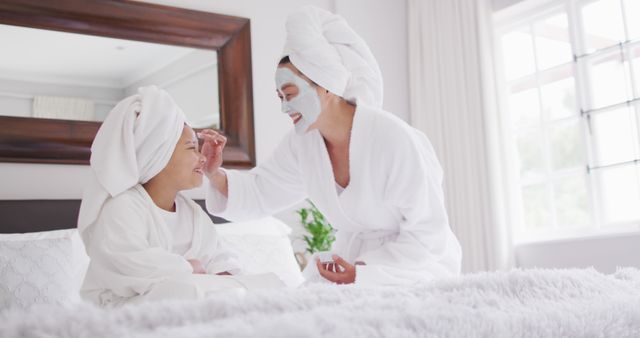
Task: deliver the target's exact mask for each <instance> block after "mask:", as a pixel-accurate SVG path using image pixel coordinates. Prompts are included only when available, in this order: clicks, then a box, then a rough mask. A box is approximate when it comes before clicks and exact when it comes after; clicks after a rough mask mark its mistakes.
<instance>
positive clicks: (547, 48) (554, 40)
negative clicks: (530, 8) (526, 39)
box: [534, 14, 573, 69]
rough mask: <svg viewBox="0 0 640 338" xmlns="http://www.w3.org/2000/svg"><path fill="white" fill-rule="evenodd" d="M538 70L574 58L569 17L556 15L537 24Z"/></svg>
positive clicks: (535, 28)
mask: <svg viewBox="0 0 640 338" xmlns="http://www.w3.org/2000/svg"><path fill="white" fill-rule="evenodd" d="M534 32H535V36H536V53H537V56H538V69H547V68H551V67H553V66H557V65H560V64H563V63H567V62H570V61H571V60H572V58H573V53H572V51H571V42H570V41H569V24H568V22H567V15H566V14H561V15H556V16H554V17H552V18H549V19H546V20H543V21H540V22H538V23H536V24H535V26H534Z"/></svg>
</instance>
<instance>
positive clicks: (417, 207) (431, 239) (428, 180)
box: [356, 134, 461, 285]
mask: <svg viewBox="0 0 640 338" xmlns="http://www.w3.org/2000/svg"><path fill="white" fill-rule="evenodd" d="M420 135H421V136H420ZM420 135H417V136H416V137H413V136H407V135H405V136H403V137H398V138H396V142H394V143H393V147H392V148H391V149H389V150H390V151H389V157H388V158H389V161H388V162H387V166H386V168H387V171H388V173H387V177H388V180H387V182H386V184H385V196H384V199H385V201H386V204H387V205H389V206H390V207H391V208H394V209H396V210H398V211H399V212H400V214H401V215H402V221H401V222H400V224H398V230H399V232H398V235H397V237H396V238H395V239H393V240H390V241H388V242H386V243H385V244H383V245H382V246H381V247H380V248H378V249H375V250H372V251H368V252H363V253H362V254H361V255H360V256H359V257H358V258H357V259H356V261H362V262H364V263H365V264H366V265H357V266H356V283H358V284H377V285H379V284H407V283H412V282H415V281H416V280H421V279H423V280H424V279H430V278H434V277H443V276H450V275H454V274H458V273H459V270H460V259H461V255H460V246H459V244H458V242H457V240H456V239H455V236H453V233H452V232H451V230H450V228H449V223H448V218H447V214H446V210H445V207H444V201H443V193H442V187H441V168H440V166H439V164H438V162H437V159H436V157H435V153H434V152H433V149H432V148H431V145H430V144H429V143H428V140H426V137H425V136H424V135H423V134H420ZM422 137H424V139H422ZM424 141H426V143H425V142H424Z"/></svg>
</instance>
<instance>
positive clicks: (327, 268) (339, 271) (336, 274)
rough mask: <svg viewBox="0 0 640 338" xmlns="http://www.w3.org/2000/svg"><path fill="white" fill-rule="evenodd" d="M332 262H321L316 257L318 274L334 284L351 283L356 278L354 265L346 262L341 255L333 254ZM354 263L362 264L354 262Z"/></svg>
mask: <svg viewBox="0 0 640 338" xmlns="http://www.w3.org/2000/svg"><path fill="white" fill-rule="evenodd" d="M331 258H333V263H324V264H323V263H321V262H320V260H319V259H316V266H317V267H318V272H319V273H320V276H322V277H324V278H325V279H326V280H328V281H330V282H333V283H336V284H351V283H353V282H355V280H356V266H355V265H352V264H349V263H347V261H345V260H344V259H342V257H340V256H337V255H333V256H332V257H331ZM356 264H364V263H360V262H356Z"/></svg>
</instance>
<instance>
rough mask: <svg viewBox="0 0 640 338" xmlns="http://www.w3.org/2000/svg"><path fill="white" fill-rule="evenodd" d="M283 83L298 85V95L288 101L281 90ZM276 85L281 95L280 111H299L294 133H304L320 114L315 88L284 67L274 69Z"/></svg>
mask: <svg viewBox="0 0 640 338" xmlns="http://www.w3.org/2000/svg"><path fill="white" fill-rule="evenodd" d="M285 84H292V85H295V86H296V87H298V95H296V97H294V98H292V99H290V100H289V101H287V100H286V96H285V94H284V93H283V91H282V88H283V86H284V85H285ZM276 86H277V88H278V92H279V93H280V95H282V97H283V99H282V112H283V113H285V114H293V113H300V115H302V117H301V118H300V120H299V121H298V122H297V123H296V124H295V129H296V133H298V134H304V133H305V132H307V129H309V126H311V125H312V124H313V123H314V122H315V121H316V120H317V119H318V115H320V110H321V108H320V98H318V93H317V92H316V89H315V88H314V87H313V86H311V85H310V84H309V83H308V82H307V81H305V80H304V79H303V78H301V77H299V76H298V75H296V74H295V73H294V72H293V71H291V69H289V68H286V67H278V69H277V70H276Z"/></svg>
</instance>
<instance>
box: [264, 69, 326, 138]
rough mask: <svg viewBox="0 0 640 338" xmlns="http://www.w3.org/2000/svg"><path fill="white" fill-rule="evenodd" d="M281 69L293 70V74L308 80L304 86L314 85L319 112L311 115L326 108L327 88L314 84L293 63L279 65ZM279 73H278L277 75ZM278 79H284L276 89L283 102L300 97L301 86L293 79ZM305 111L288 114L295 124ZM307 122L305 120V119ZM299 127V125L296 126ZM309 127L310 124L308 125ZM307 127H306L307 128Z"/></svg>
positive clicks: (277, 79)
mask: <svg viewBox="0 0 640 338" xmlns="http://www.w3.org/2000/svg"><path fill="white" fill-rule="evenodd" d="M278 68H279V69H285V68H286V69H288V70H290V71H291V72H293V75H295V76H297V77H298V78H300V79H302V81H304V82H306V84H305V83H302V85H303V86H305V85H307V84H308V85H309V86H311V87H312V90H313V91H314V92H315V93H316V95H317V97H318V99H319V102H318V106H317V109H318V110H319V111H318V112H312V113H311V114H309V115H311V116H314V115H316V114H321V113H322V111H323V110H324V109H323V108H324V105H325V104H324V102H323V101H324V97H323V96H324V94H325V93H326V91H325V90H323V89H322V88H321V87H320V86H318V85H316V84H314V83H313V82H312V81H311V80H310V79H309V78H308V77H306V76H305V75H304V74H302V73H301V72H300V71H299V70H298V69H297V68H296V67H295V66H294V65H293V64H291V63H285V64H282V65H279V66H278ZM277 76H278V75H276V77H277ZM278 81H282V84H281V85H279V87H278V88H277V89H276V92H277V94H278V97H279V98H280V101H281V102H283V103H284V102H285V101H286V102H291V100H293V99H295V98H297V97H298V95H299V94H300V91H301V88H300V87H299V86H298V85H297V84H296V83H294V82H293V81H286V80H283V79H282V78H276V82H278ZM307 99H308V98H304V100H307ZM305 113H307V112H304V111H303V112H302V114H301V112H299V111H295V110H292V111H288V112H287V114H288V115H289V117H290V118H291V120H292V121H293V124H294V125H297V124H298V123H300V122H301V119H302V118H303V117H304V115H305ZM307 118H309V116H307ZM303 122H305V121H303ZM308 122H310V123H309V125H310V124H311V123H312V122H313V121H308ZM296 127H297V126H296ZM306 127H308V126H306ZM305 129H306V128H305Z"/></svg>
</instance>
